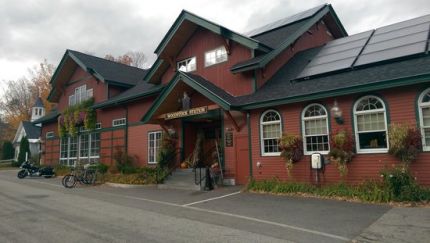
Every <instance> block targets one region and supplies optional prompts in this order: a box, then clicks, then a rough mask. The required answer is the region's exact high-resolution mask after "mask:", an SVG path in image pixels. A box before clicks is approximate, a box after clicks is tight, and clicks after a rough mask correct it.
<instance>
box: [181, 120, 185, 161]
mask: <svg viewBox="0 0 430 243" xmlns="http://www.w3.org/2000/svg"><path fill="white" fill-rule="evenodd" d="M184 125H185V122H184V121H183V120H181V162H182V161H184V160H185V136H184V134H185V128H184Z"/></svg>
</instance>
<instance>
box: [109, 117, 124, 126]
mask: <svg viewBox="0 0 430 243" xmlns="http://www.w3.org/2000/svg"><path fill="white" fill-rule="evenodd" d="M126 123H127V119H125V117H123V118H118V119H113V120H112V127H119V126H124V125H125V124H126Z"/></svg>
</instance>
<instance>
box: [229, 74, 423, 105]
mask: <svg viewBox="0 0 430 243" xmlns="http://www.w3.org/2000/svg"><path fill="white" fill-rule="evenodd" d="M428 82H430V74H421V75H416V76H410V77H404V78H398V79H392V80H384V81H380V82H375V83H370V84H363V85H356V86H350V87H346V88H342V89H336V90H328V91H322V92H317V93H313V94H306V95H300V96H293V97H288V98H284V99H278V100H271V101H264V102H257V103H250V104H245V105H241V106H239V107H237V108H241V109H242V110H250V109H257V108H264V107H269V106H277V105H284V104H291V103H298V102H303V101H310V100H316V99H324V98H330V97H335V96H342V95H349V94H356V93H361V92H370V91H375V90H381V89H389V88H396V87H401V86H407V85H414V84H419V83H428Z"/></svg>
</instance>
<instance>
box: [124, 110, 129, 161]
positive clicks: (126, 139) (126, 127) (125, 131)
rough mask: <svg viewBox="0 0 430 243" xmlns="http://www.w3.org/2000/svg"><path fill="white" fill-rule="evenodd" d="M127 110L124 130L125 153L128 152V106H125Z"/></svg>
mask: <svg viewBox="0 0 430 243" xmlns="http://www.w3.org/2000/svg"><path fill="white" fill-rule="evenodd" d="M124 109H125V128H124V138H125V143H124V144H125V153H127V152H128V106H124Z"/></svg>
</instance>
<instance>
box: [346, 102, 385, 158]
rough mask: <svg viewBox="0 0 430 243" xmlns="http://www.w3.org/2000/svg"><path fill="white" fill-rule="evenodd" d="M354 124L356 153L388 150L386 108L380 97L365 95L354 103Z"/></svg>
mask: <svg viewBox="0 0 430 243" xmlns="http://www.w3.org/2000/svg"><path fill="white" fill-rule="evenodd" d="M354 125H355V140H356V144H357V152H358V153H384V152H387V151H388V133H387V115H386V108H385V105H384V102H383V101H382V100H381V99H380V98H378V97H376V96H365V97H363V98H361V99H359V100H358V101H357V102H356V103H355V105H354Z"/></svg>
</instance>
